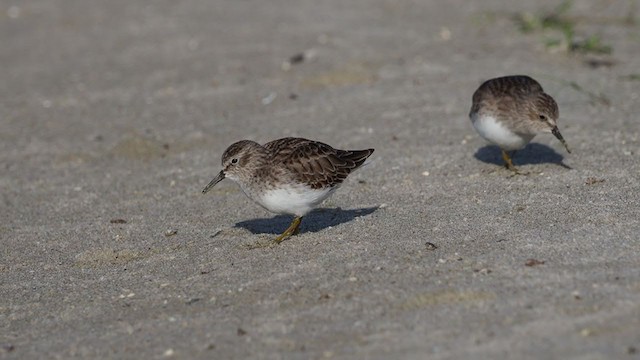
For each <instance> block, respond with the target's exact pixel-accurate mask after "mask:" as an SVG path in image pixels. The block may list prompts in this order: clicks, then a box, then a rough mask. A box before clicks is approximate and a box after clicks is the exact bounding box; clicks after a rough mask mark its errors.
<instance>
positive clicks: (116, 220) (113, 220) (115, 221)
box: [109, 219, 127, 224]
mask: <svg viewBox="0 0 640 360" xmlns="http://www.w3.org/2000/svg"><path fill="white" fill-rule="evenodd" d="M109 222H110V223H112V224H126V223H127V220H125V219H111V221H109Z"/></svg>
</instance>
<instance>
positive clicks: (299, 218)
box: [273, 216, 302, 244]
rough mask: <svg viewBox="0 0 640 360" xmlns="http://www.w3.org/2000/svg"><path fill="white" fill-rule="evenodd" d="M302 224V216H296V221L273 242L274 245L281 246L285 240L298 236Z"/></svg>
mask: <svg viewBox="0 0 640 360" xmlns="http://www.w3.org/2000/svg"><path fill="white" fill-rule="evenodd" d="M301 222H302V216H296V217H295V219H293V221H292V222H291V225H289V227H288V228H287V230H285V231H284V232H283V233H282V234H281V235H280V236H278V237H277V238H275V239H274V240H273V242H274V243H276V244H280V243H281V242H282V241H284V240H285V239H288V238H289V237H291V236H292V235H297V234H298V230H299V228H300V223H301Z"/></svg>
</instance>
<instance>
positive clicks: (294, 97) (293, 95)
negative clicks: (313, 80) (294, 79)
mask: <svg viewBox="0 0 640 360" xmlns="http://www.w3.org/2000/svg"><path fill="white" fill-rule="evenodd" d="M297 98H298V94H295V93H291V94H289V99H291V100H295V99H297Z"/></svg>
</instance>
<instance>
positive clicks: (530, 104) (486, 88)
mask: <svg viewBox="0 0 640 360" xmlns="http://www.w3.org/2000/svg"><path fill="white" fill-rule="evenodd" d="M469 117H470V118H471V122H472V124H473V127H474V128H475V129H476V131H477V132H478V133H479V134H480V136H482V137H483V138H484V139H485V140H487V141H489V142H490V143H492V144H495V145H497V146H498V147H500V149H501V150H502V158H503V159H504V162H505V166H506V167H507V169H509V170H512V171H514V172H515V173H516V174H519V173H520V172H519V171H518V170H517V169H516V167H515V166H514V165H513V162H512V161H511V156H512V155H513V154H511V155H509V153H508V152H509V151H513V152H515V151H516V150H520V149H522V148H524V147H525V146H526V145H527V144H528V143H529V142H530V141H531V139H533V137H534V136H536V135H537V134H540V133H551V134H553V135H554V136H555V137H556V138H558V140H560V142H561V143H562V145H564V147H565V149H567V151H568V152H569V153H570V152H571V150H569V147H568V146H567V142H566V141H565V140H564V138H563V137H562V135H561V134H560V130H559V129H558V117H559V111H558V104H557V103H556V101H555V100H554V99H553V98H552V97H551V96H550V95H549V94H547V93H545V92H544V90H543V89H542V86H540V84H539V83H538V82H537V81H535V80H534V79H532V78H530V77H529V76H526V75H513V76H504V77H499V78H495V79H490V80H487V81H485V82H484V83H483V84H482V85H480V87H479V88H478V90H476V91H475V93H473V104H472V105H471V112H470V113H469Z"/></svg>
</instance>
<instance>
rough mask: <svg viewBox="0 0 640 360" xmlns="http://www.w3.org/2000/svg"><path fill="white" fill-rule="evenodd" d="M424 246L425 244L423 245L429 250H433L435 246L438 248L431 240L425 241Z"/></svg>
mask: <svg viewBox="0 0 640 360" xmlns="http://www.w3.org/2000/svg"><path fill="white" fill-rule="evenodd" d="M424 246H425V247H426V248H427V250H429V251H434V250H435V249H437V248H438V246H437V245H436V244H434V243H432V242H428V241H427V242H426V243H424Z"/></svg>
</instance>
